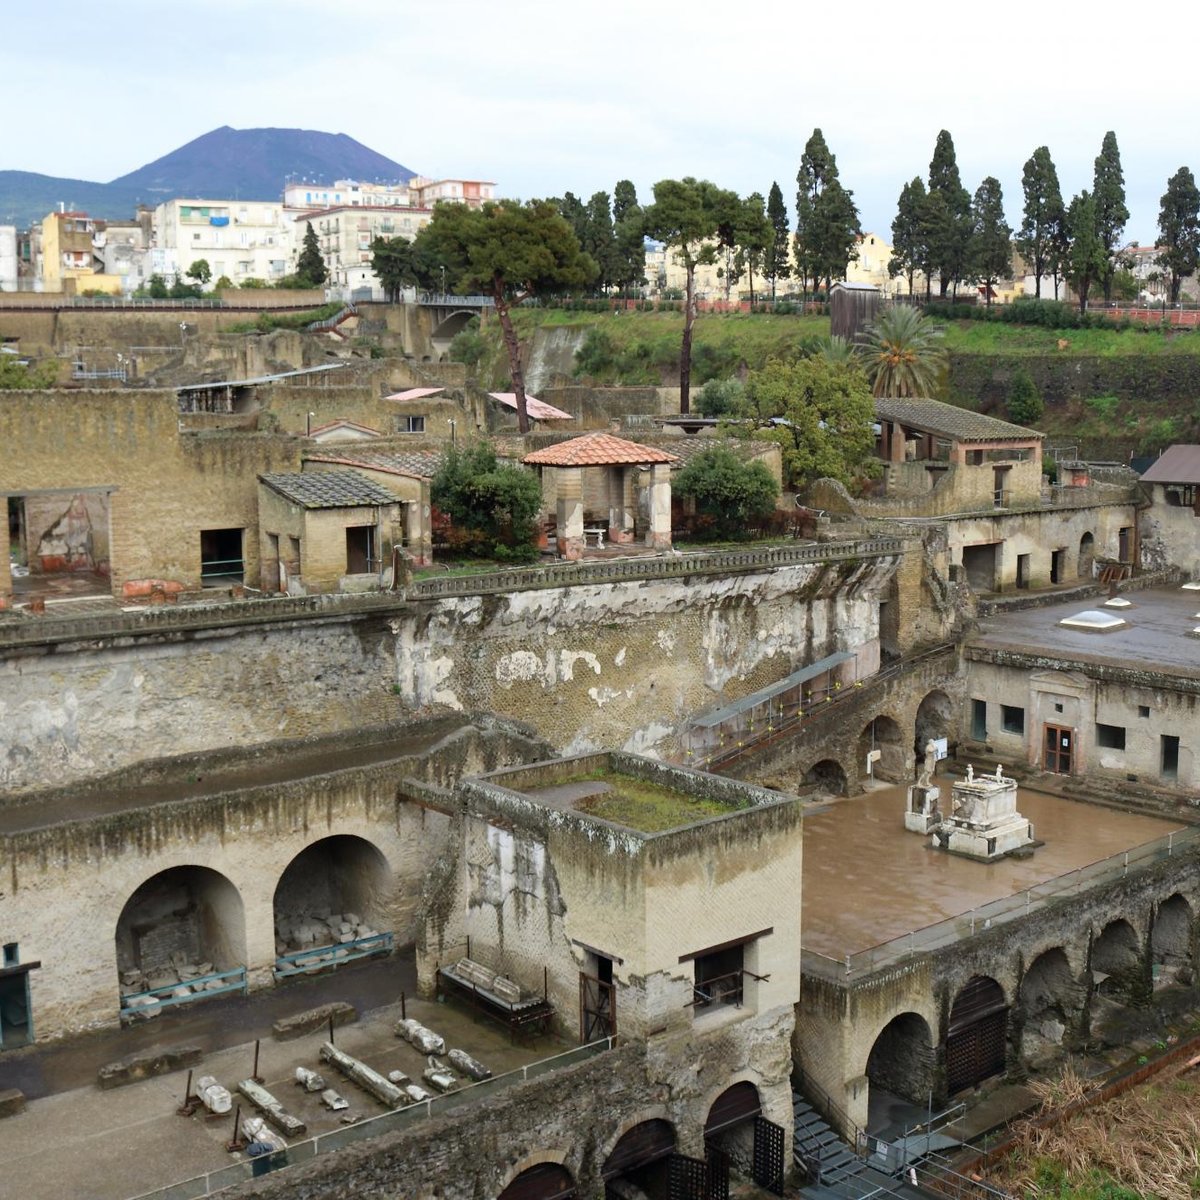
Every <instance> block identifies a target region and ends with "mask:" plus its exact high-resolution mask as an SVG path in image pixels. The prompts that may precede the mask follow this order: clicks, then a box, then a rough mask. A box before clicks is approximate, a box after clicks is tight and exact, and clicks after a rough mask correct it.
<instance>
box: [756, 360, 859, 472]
mask: <svg viewBox="0 0 1200 1200" xmlns="http://www.w3.org/2000/svg"><path fill="white" fill-rule="evenodd" d="M738 413H739V415H740V416H741V417H742V418H743V419H744V420H745V421H747V422H748V423H749V425H750V426H751V427H752V428H754V429H755V434H754V436H756V437H760V438H761V437H765V438H768V439H770V440H771V441H773V442H777V443H778V444H779V448H780V452H781V454H782V458H783V472H784V478H785V479H786V480H787V481H788V483H789V484H790V485H791V486H793V487H802V486H803V485H805V484H806V483H808V482H810V481H811V480H814V479H819V478H822V477H828V478H831V479H840V480H841V481H842V482H843V483H848V482H850V480H851V478H852V477H853V476H854V475H855V474H857V473H859V472H861V471H862V469H863V468H864V467H866V466H869V464H870V463H871V462H872V461H873V459H874V451H875V434H874V432H873V426H874V421H875V401H874V399H873V397H872V396H871V389H870V388H869V387H868V386H867V380H866V377H865V376H864V375H863V373H862V371H861V370H859V368H858V367H857V365H845V364H837V363H832V362H829V361H828V360H827V359H825V358H823V357H813V358H798V359H795V360H793V361H784V360H782V359H778V358H773V359H771V360H770V361H769V362H768V363H767V364H766V366H764V367H762V368H761V369H760V370H758V371H752V372H751V373H750V375H749V377H748V378H747V380H746V388H745V393H744V395H743V397H742V400H741V401H740V403H739V405H738ZM742 428H743V429H745V426H743V427H742Z"/></svg>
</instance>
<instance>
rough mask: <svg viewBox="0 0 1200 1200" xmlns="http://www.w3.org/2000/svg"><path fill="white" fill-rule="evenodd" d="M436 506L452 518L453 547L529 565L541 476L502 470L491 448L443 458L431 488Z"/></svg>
mask: <svg viewBox="0 0 1200 1200" xmlns="http://www.w3.org/2000/svg"><path fill="white" fill-rule="evenodd" d="M430 498H431V500H432V501H433V503H434V505H436V506H437V508H438V509H439V510H440V511H441V512H442V513H444V514H445V515H446V516H447V517H449V518H450V520H451V522H452V523H453V527H454V528H453V532H454V533H455V534H456V535H458V536H457V537H452V538H451V539H450V541H451V544H452V545H456V546H458V544H459V542H462V543H463V544H462V545H461V546H458V548H461V549H467V548H468V547H467V545H466V543H468V542H469V543H470V547H469V548H470V549H471V551H472V552H479V553H487V554H490V555H491V556H492V557H494V558H501V559H503V560H504V561H508V562H513V561H529V559H530V555H529V553H528V551H526V550H524V549H523V547H527V546H528V547H530V548H531V549H532V543H533V538H534V526H533V520H534V518H535V517H536V516H537V514H538V510H539V509H540V508H541V505H542V489H541V485H540V484H539V482H538V479H537V476H536V475H534V474H533V472H531V471H526V470H524V469H522V468H521V467H514V466H510V465H508V464H501V463H500V462H498V461H497V459H496V451H495V449H494V448H493V447H492V445H491V443H489V442H477V443H475V444H473V445H470V446H467V447H466V448H464V449H461V450H460V449H459V448H458V447H456V446H451V447H449V448H448V449H447V450H446V451H445V452H444V453H443V455H442V461H441V463H440V464H439V466H438V469H437V474H436V475H435V476H434V478H433V483H432V485H431V487H430Z"/></svg>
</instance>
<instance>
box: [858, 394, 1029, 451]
mask: <svg viewBox="0 0 1200 1200" xmlns="http://www.w3.org/2000/svg"><path fill="white" fill-rule="evenodd" d="M875 416H876V417H877V418H878V419H879V420H881V421H895V422H897V423H898V424H900V425H903V426H905V427H906V428H908V429H917V430H920V431H921V432H922V433H940V434H942V435H943V436H945V437H949V438H953V439H954V440H955V441H959V442H1002V441H1013V440H1016V439H1018V438H1019V439H1021V440H1022V441H1028V440H1029V439H1030V438H1043V437H1045V434H1042V433H1038V431H1037V430H1036V429H1026V428H1025V426H1023V425H1013V424H1012V423H1011V422H1009V421H1001V420H1000V419H999V418H998V417H989V416H985V415H984V414H983V413H977V412H972V411H971V410H970V409H969V408H959V406H958V405H957V404H943V403H942V402H941V401H940V400H923V399H893V398H891V397H884V398H880V399H877V400H876V401H875Z"/></svg>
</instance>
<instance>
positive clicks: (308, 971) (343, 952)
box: [275, 933, 394, 979]
mask: <svg viewBox="0 0 1200 1200" xmlns="http://www.w3.org/2000/svg"><path fill="white" fill-rule="evenodd" d="M393 941H394V939H393V935H392V934H390V933H375V934H372V935H371V936H370V937H364V938H355V939H354V940H353V941H350V942H337V943H335V944H333V945H330V946H310V947H309V948H308V949H307V950H296V951H294V952H293V953H291V954H279V955H276V957H275V978H276V979H284V978H286V977H287V976H289V975H315V974H316V973H317V972H318V971H332V970H333V969H334V968H336V967H340V966H344V965H345V964H346V963H350V962H354V961H356V960H357V959H360V958H372V957H373V956H374V955H376V954H391V952H392V946H393Z"/></svg>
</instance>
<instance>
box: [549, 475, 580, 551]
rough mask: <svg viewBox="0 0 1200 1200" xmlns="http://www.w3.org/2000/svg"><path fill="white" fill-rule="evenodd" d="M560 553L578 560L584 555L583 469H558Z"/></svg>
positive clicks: (557, 492) (557, 491)
mask: <svg viewBox="0 0 1200 1200" xmlns="http://www.w3.org/2000/svg"><path fill="white" fill-rule="evenodd" d="M555 472H556V474H557V476H558V478H557V481H556V483H557V489H556V495H557V497H558V502H557V517H558V553H559V556H560V557H561V558H567V559H572V560H574V559H577V558H579V557H580V556H581V555H582V554H583V468H582V467H556V468H555Z"/></svg>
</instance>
